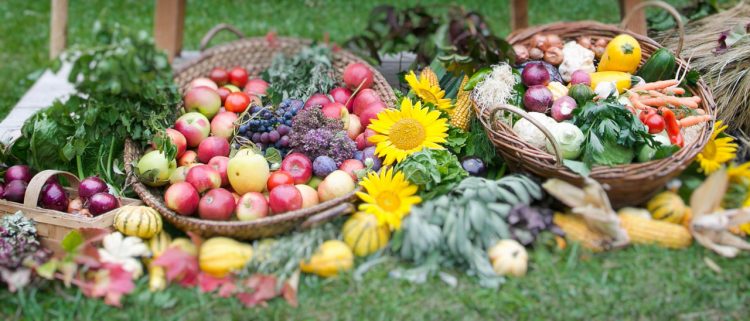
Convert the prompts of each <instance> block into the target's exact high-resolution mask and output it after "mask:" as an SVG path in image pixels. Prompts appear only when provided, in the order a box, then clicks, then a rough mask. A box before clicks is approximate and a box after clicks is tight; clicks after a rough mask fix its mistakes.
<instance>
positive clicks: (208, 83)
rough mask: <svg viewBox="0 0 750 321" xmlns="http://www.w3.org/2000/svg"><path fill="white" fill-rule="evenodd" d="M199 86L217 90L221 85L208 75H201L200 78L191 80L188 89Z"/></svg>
mask: <svg viewBox="0 0 750 321" xmlns="http://www.w3.org/2000/svg"><path fill="white" fill-rule="evenodd" d="M198 87H206V88H211V89H213V90H216V89H218V88H219V86H217V85H216V83H215V82H214V81H213V80H211V79H208V78H206V77H200V78H195V79H193V80H192V81H191V82H190V84H189V85H188V88H189V90H188V91H190V90H192V89H193V88H198Z"/></svg>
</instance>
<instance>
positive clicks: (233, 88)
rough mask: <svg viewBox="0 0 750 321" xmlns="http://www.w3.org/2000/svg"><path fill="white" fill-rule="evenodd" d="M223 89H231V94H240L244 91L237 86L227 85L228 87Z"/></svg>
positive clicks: (225, 86)
mask: <svg viewBox="0 0 750 321" xmlns="http://www.w3.org/2000/svg"><path fill="white" fill-rule="evenodd" d="M221 88H226V89H229V92H230V93H238V92H240V91H242V90H240V87H237V86H235V85H232V84H226V85H224V86H222V87H221Z"/></svg>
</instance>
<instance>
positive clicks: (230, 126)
mask: <svg viewBox="0 0 750 321" xmlns="http://www.w3.org/2000/svg"><path fill="white" fill-rule="evenodd" d="M237 118H238V117H237V114H235V113H233V112H231V111H222V112H220V113H218V114H216V116H214V119H211V135H214V136H216V137H221V138H224V139H226V140H227V141H228V140H229V139H231V138H232V135H234V122H235V121H236V120H237Z"/></svg>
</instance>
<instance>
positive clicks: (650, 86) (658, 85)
mask: <svg viewBox="0 0 750 321" xmlns="http://www.w3.org/2000/svg"><path fill="white" fill-rule="evenodd" d="M679 83H680V82H678V81H677V80H674V79H670V80H661V81H654V82H650V83H646V84H643V85H639V86H635V87H634V88H633V90H658V89H664V88H667V87H672V86H675V85H677V84H679Z"/></svg>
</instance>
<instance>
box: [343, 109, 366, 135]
mask: <svg viewBox="0 0 750 321" xmlns="http://www.w3.org/2000/svg"><path fill="white" fill-rule="evenodd" d="M362 130H363V127H362V123H360V121H359V116H357V115H355V114H349V128H347V129H346V135H348V136H349V138H351V139H352V140H354V139H356V138H357V136H358V135H359V134H361V133H362Z"/></svg>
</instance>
